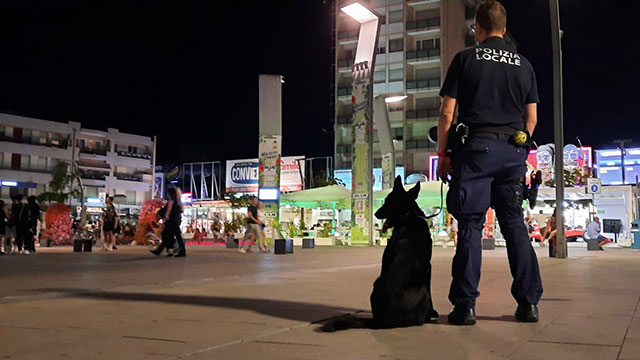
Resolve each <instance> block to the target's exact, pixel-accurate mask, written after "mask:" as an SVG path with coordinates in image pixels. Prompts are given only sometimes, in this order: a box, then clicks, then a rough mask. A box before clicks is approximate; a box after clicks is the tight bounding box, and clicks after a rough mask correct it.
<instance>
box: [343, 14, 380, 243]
mask: <svg viewBox="0 0 640 360" xmlns="http://www.w3.org/2000/svg"><path fill="white" fill-rule="evenodd" d="M341 10H342V11H343V12H345V13H346V14H347V15H349V16H350V17H352V18H353V19H354V20H356V21H357V22H359V23H360V35H359V36H358V46H357V48H356V59H355V62H354V65H353V71H352V73H353V84H352V89H351V103H352V105H353V115H352V125H351V133H352V137H353V146H352V155H351V171H352V179H353V180H352V183H353V185H352V189H351V190H352V191H351V226H352V228H351V242H352V243H355V244H369V245H372V244H373V236H372V235H373V181H372V176H373V121H372V120H373V86H372V84H373V71H374V67H375V58H376V53H375V50H376V48H377V47H378V33H379V29H380V21H379V17H378V15H376V14H375V13H374V12H373V11H372V10H370V9H368V8H367V7H365V6H364V5H362V4H360V3H353V4H350V5H347V6H344V7H342V8H341Z"/></svg>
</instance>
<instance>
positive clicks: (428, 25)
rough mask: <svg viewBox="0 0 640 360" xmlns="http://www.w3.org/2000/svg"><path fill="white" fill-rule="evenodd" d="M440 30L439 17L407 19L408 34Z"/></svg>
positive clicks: (434, 32) (430, 32) (429, 32)
mask: <svg viewBox="0 0 640 360" xmlns="http://www.w3.org/2000/svg"><path fill="white" fill-rule="evenodd" d="M438 32H440V18H439V17H438V18H432V19H424V20H416V21H407V34H408V35H425V34H436V33H438Z"/></svg>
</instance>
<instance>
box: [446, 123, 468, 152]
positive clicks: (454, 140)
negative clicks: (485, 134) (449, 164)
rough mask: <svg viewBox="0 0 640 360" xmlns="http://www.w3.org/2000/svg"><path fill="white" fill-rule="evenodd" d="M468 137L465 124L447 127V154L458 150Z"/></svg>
mask: <svg viewBox="0 0 640 360" xmlns="http://www.w3.org/2000/svg"><path fill="white" fill-rule="evenodd" d="M468 137H469V127H468V126H467V125H465V124H462V123H460V124H456V125H455V126H454V125H452V126H451V127H450V128H449V141H448V142H447V145H448V146H447V154H452V153H454V152H456V151H458V150H459V149H460V148H461V147H462V145H464V143H465V141H466V140H467V138H468Z"/></svg>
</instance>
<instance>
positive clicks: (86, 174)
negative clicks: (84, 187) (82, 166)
mask: <svg viewBox="0 0 640 360" xmlns="http://www.w3.org/2000/svg"><path fill="white" fill-rule="evenodd" d="M79 175H80V177H81V178H82V179H86V180H101V181H105V180H106V179H107V176H108V175H109V174H107V173H101V172H96V171H91V170H89V171H79Z"/></svg>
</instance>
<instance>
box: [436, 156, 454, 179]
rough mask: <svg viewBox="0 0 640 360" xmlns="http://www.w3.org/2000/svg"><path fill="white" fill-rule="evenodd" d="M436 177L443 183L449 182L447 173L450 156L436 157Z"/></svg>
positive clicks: (449, 170) (448, 171)
mask: <svg viewBox="0 0 640 360" xmlns="http://www.w3.org/2000/svg"><path fill="white" fill-rule="evenodd" d="M437 174H438V178H440V180H442V182H443V183H445V184H446V183H448V182H449V175H450V174H451V158H450V157H448V156H439V157H438V171H437Z"/></svg>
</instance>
